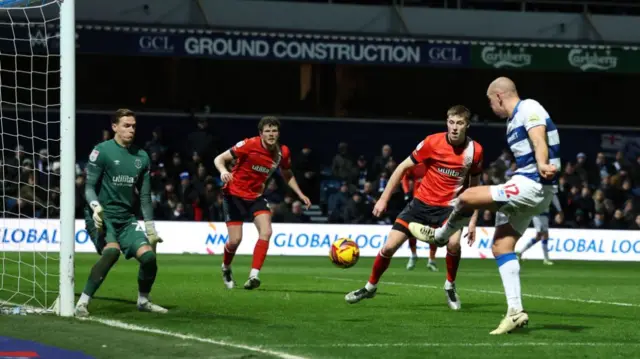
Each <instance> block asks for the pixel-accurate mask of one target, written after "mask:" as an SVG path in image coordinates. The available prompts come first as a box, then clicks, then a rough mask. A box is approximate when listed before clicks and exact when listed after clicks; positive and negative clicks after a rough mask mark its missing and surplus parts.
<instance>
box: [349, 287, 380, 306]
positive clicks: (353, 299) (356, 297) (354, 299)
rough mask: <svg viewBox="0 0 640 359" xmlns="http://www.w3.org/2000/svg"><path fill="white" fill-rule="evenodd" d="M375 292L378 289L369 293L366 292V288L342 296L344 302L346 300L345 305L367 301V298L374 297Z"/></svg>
mask: <svg viewBox="0 0 640 359" xmlns="http://www.w3.org/2000/svg"><path fill="white" fill-rule="evenodd" d="M377 291H378V288H376V289H374V290H372V291H369V290H367V288H364V287H363V288H360V289H358V290H354V291H353V292H349V293H347V295H345V296H344V300H346V301H347V303H349V304H355V303H358V302H359V301H361V300H363V299H369V298H373V297H375V296H376V292H377Z"/></svg>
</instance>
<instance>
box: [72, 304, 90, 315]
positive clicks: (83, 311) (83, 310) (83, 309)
mask: <svg viewBox="0 0 640 359" xmlns="http://www.w3.org/2000/svg"><path fill="white" fill-rule="evenodd" d="M74 314H75V316H76V317H78V318H86V317H88V316H89V309H87V303H78V304H77V305H76V309H75V313H74Z"/></svg>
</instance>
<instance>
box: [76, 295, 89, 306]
mask: <svg viewBox="0 0 640 359" xmlns="http://www.w3.org/2000/svg"><path fill="white" fill-rule="evenodd" d="M90 300H91V296H89V295H87V294H85V293H82V294H81V295H80V299H79V300H78V304H84V305H88V304H89V301H90Z"/></svg>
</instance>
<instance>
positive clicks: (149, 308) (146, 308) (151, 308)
mask: <svg viewBox="0 0 640 359" xmlns="http://www.w3.org/2000/svg"><path fill="white" fill-rule="evenodd" d="M138 310H139V311H141V312H150V313H163V314H164V313H167V312H168V311H169V310H168V309H166V308H163V307H161V306H159V305H157V304H153V303H151V302H150V301H146V302H143V303H138Z"/></svg>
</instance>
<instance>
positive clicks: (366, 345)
mask: <svg viewBox="0 0 640 359" xmlns="http://www.w3.org/2000/svg"><path fill="white" fill-rule="evenodd" d="M615 346H626V347H628V346H631V347H637V346H640V343H556V342H549V343H545V342H522V343H333V344H282V345H274V346H271V347H272V348H391V347H459V348H463V347H468V348H473V347H615Z"/></svg>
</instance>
